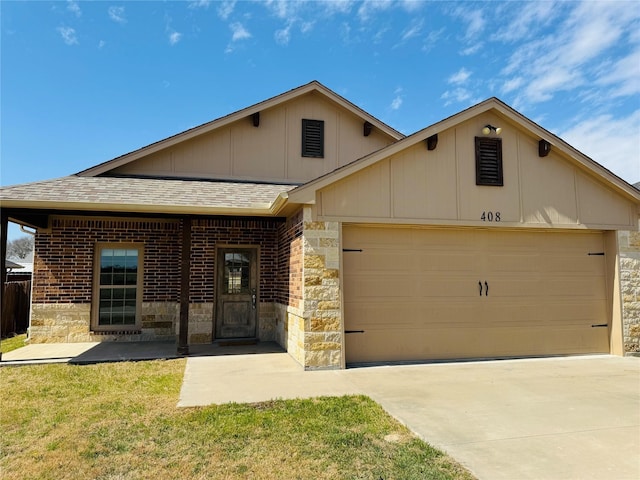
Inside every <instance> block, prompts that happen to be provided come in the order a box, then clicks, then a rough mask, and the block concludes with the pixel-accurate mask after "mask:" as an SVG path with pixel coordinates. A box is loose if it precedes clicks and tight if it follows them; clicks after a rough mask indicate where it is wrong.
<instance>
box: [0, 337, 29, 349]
mask: <svg viewBox="0 0 640 480" xmlns="http://www.w3.org/2000/svg"><path fill="white" fill-rule="evenodd" d="M26 339H27V334H26V333H23V334H22V335H16V336H15V337H9V338H4V339H2V341H0V352H2V353H7V352H10V351H11V350H17V349H18V348H21V347H24V345H25V343H24V341H25V340H26Z"/></svg>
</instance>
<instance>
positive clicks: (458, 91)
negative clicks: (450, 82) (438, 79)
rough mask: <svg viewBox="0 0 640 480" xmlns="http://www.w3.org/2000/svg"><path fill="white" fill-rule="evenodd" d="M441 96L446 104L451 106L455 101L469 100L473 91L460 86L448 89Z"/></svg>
mask: <svg viewBox="0 0 640 480" xmlns="http://www.w3.org/2000/svg"><path fill="white" fill-rule="evenodd" d="M440 98H442V99H443V100H444V101H445V102H444V105H445V106H449V105H451V104H452V103H454V102H458V103H462V102H467V101H468V100H469V99H470V98H471V92H470V91H469V90H467V89H466V88H462V87H458V88H454V89H453V90H447V91H446V92H444V93H443V94H442V95H441V96H440Z"/></svg>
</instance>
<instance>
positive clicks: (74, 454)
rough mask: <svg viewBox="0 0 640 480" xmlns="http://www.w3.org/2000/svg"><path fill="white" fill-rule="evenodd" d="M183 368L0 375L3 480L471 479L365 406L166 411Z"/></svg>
mask: <svg viewBox="0 0 640 480" xmlns="http://www.w3.org/2000/svg"><path fill="white" fill-rule="evenodd" d="M184 367H185V360H183V359H179V360H170V361H153V362H137V363H131V362H125V363H112V364H99V365H90V366H72V365H61V364H53V365H35V366H22V367H3V368H0V385H1V387H0V429H1V431H0V437H1V445H0V447H1V451H0V472H2V478H3V479H4V480H10V479H27V478H28V479H56V480H61V479H74V480H75V479H78V478H90V479H104V480H116V479H117V480H133V479H136V480H137V479H157V478H175V479H240V478H251V479H342V478H344V479H375V480H380V479H384V480H389V479H465V480H466V479H472V478H473V477H472V476H471V475H470V474H469V473H468V472H467V471H466V470H464V469H463V468H462V467H461V466H459V465H458V464H456V463H455V462H454V461H453V460H452V459H451V458H449V457H447V456H446V455H444V454H442V453H441V452H439V451H437V450H435V449H433V448H431V447H430V446H429V445H427V444H426V443H424V442H422V441H421V440H419V439H417V438H415V437H414V436H412V435H411V433H410V432H409V431H408V430H407V429H406V428H405V427H403V426H402V425H400V424H399V423H398V422H396V421H395V420H394V419H392V418H391V417H390V416H389V415H387V414H386V413H385V412H384V410H382V408H381V407H380V406H379V405H378V404H376V403H375V402H373V401H372V400H371V399H369V398H367V397H364V396H345V397H329V398H317V399H311V400H291V401H289V400H287V401H284V400H283V401H280V400H278V401H272V402H267V403H259V404H252V405H240V404H228V405H222V406H209V407H198V408H180V409H179V408H176V403H177V401H178V395H179V391H180V385H181V382H182V376H183V372H184Z"/></svg>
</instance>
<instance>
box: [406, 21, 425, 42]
mask: <svg viewBox="0 0 640 480" xmlns="http://www.w3.org/2000/svg"><path fill="white" fill-rule="evenodd" d="M423 26H424V20H423V19H422V18H421V19H414V20H412V21H411V25H409V26H408V27H407V28H405V29H404V31H403V32H402V40H403V41H405V40H409V39H410V38H413V37H417V36H418V35H420V33H421V32H422V27H423Z"/></svg>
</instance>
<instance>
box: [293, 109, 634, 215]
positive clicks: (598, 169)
mask: <svg viewBox="0 0 640 480" xmlns="http://www.w3.org/2000/svg"><path fill="white" fill-rule="evenodd" d="M487 113H491V114H494V115H497V116H498V117H499V118H500V119H501V120H503V121H506V122H508V123H509V124H511V125H512V126H513V127H514V128H517V129H520V130H522V131H524V132H526V133H527V134H528V135H529V136H530V137H532V138H537V139H539V140H544V141H546V142H548V144H549V146H550V147H551V150H552V151H554V152H555V153H557V154H559V155H560V156H561V157H562V158H563V160H566V161H567V162H569V163H571V164H573V165H574V166H576V167H578V168H579V169H580V170H581V171H583V172H584V173H586V174H587V175H589V176H591V177H595V178H596V179H597V180H598V181H599V182H602V183H604V184H606V185H607V186H608V188H612V189H613V190H615V191H616V192H617V193H619V194H622V195H623V196H625V197H626V198H628V199H631V200H634V201H636V202H640V192H638V190H637V189H635V188H634V187H633V186H631V185H629V184H628V183H627V182H625V181H624V180H622V179H621V178H619V177H618V176H616V175H615V174H614V173H612V172H611V171H609V170H608V169H606V168H605V167H603V166H602V165H600V164H599V163H597V162H596V161H594V160H593V159H591V158H589V157H588V156H586V155H584V154H583V153H581V152H580V151H578V150H577V149H575V148H574V147H572V146H571V145H569V144H568V143H567V142H565V141H564V140H562V139H561V138H560V137H558V136H556V135H554V134H553V133H551V132H549V131H548V130H546V129H544V128H543V127H541V126H540V125H538V124H536V123H535V122H533V121H532V120H530V119H529V118H527V117H525V116H524V115H522V114H521V113H519V112H517V111H516V110H514V109H513V108H511V107H510V106H508V105H507V104H506V103H504V102H502V101H501V100H499V99H498V98H496V97H492V98H489V99H487V100H485V101H483V102H481V103H479V104H477V105H474V106H472V107H469V108H468V109H466V110H463V111H461V112H459V113H457V114H455V115H452V116H451V117H448V118H446V119H444V120H441V121H440V122H437V123H435V124H433V125H430V126H428V127H426V128H424V129H422V130H419V131H418V132H416V133H414V134H412V135H409V136H408V137H405V138H404V139H401V140H399V141H398V142H396V143H393V144H391V145H389V146H387V147H385V148H383V149H380V150H378V151H376V152H373V153H371V154H369V155H366V156H365V157H362V158H360V159H358V160H355V161H353V162H351V163H350V164H348V165H345V166H343V167H340V168H338V169H336V170H334V171H332V172H329V173H327V174H326V175H323V176H322V177H319V178H317V179H314V180H312V181H310V182H307V183H306V184H304V185H302V186H300V187H298V188H296V189H294V190H292V191H291V192H289V200H290V201H291V202H295V203H312V202H314V201H315V196H316V192H317V191H319V190H320V189H322V188H325V187H327V186H330V185H332V184H334V183H336V182H339V181H341V180H342V179H345V178H346V177H348V176H350V175H354V174H356V173H358V172H360V171H362V170H365V169H367V168H369V167H372V166H374V165H375V164H377V163H379V162H382V161H384V160H387V159H389V158H390V157H392V156H394V155H396V154H398V153H400V152H402V151H405V150H407V149H410V148H412V147H414V146H416V145H418V144H421V143H425V145H424V149H425V150H427V148H428V147H427V145H426V143H427V141H428V139H434V138H437V135H438V134H439V133H440V134H441V133H442V132H444V131H446V130H449V129H452V128H455V127H456V126H458V125H461V124H463V123H464V122H468V121H470V120H471V119H473V118H476V117H478V118H479V117H480V116H482V115H483V114H487ZM477 134H478V135H480V134H481V133H480V128H478V132H477ZM436 141H437V140H436ZM436 148H437V147H436Z"/></svg>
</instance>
